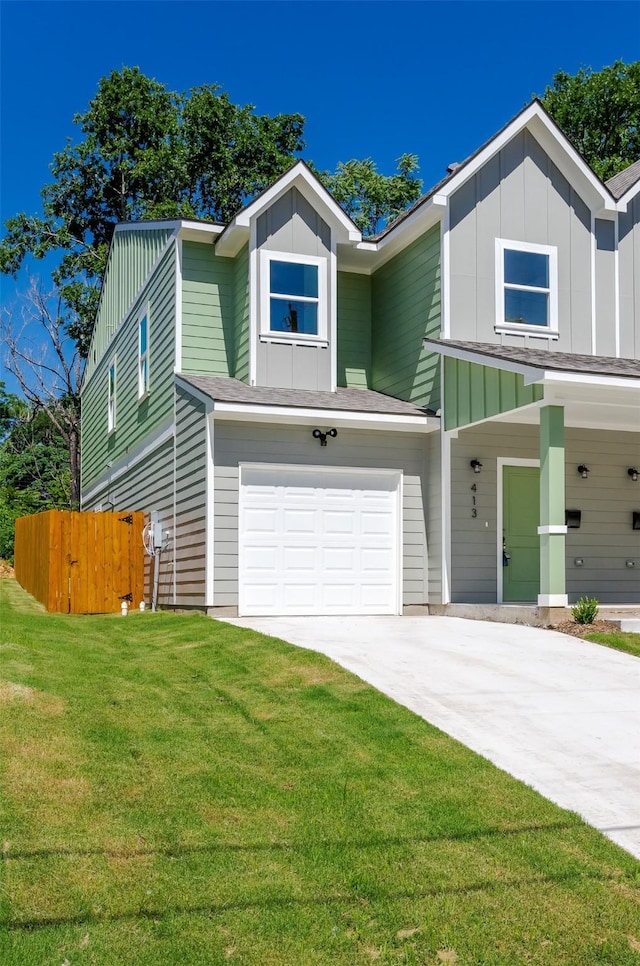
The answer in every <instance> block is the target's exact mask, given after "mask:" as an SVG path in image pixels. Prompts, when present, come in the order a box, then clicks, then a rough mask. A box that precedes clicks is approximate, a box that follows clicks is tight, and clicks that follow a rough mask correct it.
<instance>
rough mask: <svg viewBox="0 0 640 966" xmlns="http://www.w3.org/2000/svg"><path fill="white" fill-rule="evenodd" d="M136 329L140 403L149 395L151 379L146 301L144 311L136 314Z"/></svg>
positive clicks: (149, 329) (149, 330) (149, 327)
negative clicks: (144, 374)
mask: <svg viewBox="0 0 640 966" xmlns="http://www.w3.org/2000/svg"><path fill="white" fill-rule="evenodd" d="M145 318H146V320H147V351H146V352H145V353H144V355H143V354H142V352H141V351H140V349H141V340H140V326H141V324H142V320H143V319H145ZM137 330H138V402H139V403H141V402H144V400H145V399H146V398H147V396H148V395H149V388H150V379H151V361H150V360H151V326H150V324H149V304H148V303H147V305H146V306H145V309H144V311H143V312H140V314H139V315H138V322H137ZM144 359H146V360H147V384H146V386H144V385H143V383H142V362H143V360H144Z"/></svg>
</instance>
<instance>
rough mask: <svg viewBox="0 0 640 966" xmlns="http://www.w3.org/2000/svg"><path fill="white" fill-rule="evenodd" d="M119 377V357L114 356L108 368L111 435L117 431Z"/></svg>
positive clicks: (108, 405)
mask: <svg viewBox="0 0 640 966" xmlns="http://www.w3.org/2000/svg"><path fill="white" fill-rule="evenodd" d="M112 369H113V395H112V394H111V370H112ZM117 379H118V357H117V356H114V357H113V358H112V359H111V362H110V363H109V368H108V369H107V432H108V434H109V436H111V434H112V433H115V431H116V426H117V420H118V411H117V402H116V396H117V392H118V389H117Z"/></svg>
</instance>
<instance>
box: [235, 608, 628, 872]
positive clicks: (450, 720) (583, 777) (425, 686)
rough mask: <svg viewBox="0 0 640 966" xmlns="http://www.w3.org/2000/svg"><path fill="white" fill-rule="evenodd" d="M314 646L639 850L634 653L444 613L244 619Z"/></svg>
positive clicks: (240, 623)
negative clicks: (439, 614) (439, 615)
mask: <svg viewBox="0 0 640 966" xmlns="http://www.w3.org/2000/svg"><path fill="white" fill-rule="evenodd" d="M229 623H232V624H236V625H238V626H240V627H249V628H252V629H253V630H256V631H260V632H261V633H263V634H270V635H271V636H273V637H279V638H282V639H283V640H286V641H291V642H292V643H293V644H297V645H299V646H300V647H306V648H310V649H311V650H314V651H320V652H321V653H323V654H327V655H328V656H329V657H331V658H333V660H334V661H337V662H338V664H341V665H342V666H343V667H345V668H348V670H350V671H353V672H354V673H355V674H357V675H358V676H359V677H360V678H362V679H363V680H365V681H367V682H369V683H370V684H372V685H373V686H374V687H376V688H378V690H380V691H382V692H383V693H384V694H386V695H388V696H389V697H390V698H393V699H394V700H395V701H398V702H399V703H400V704H403V705H405V706H406V707H407V708H411V710H412V711H415V712H416V714H419V715H420V716H421V717H423V718H425V719H426V720H427V721H430V722H431V723H432V724H434V725H436V726H437V727H438V728H440V729H442V731H445V732H446V733H447V734H449V735H452V736H453V737H454V738H457V739H458V740H459V741H461V742H463V743H464V744H465V745H467V746H468V747H469V748H472V749H473V750H474V751H477V752H479V753H480V754H481V755H484V756H485V757H486V758H488V759H490V761H492V762H494V764H496V765H498V766H499V767H500V768H503V769H504V770H505V771H507V772H509V773H510V774H512V775H515V777H516V778H519V779H521V780H522V781H524V782H526V783H527V784H528V785H531V786H532V787H533V788H535V789H537V791H539V792H541V793H542V794H543V795H545V796H546V797H547V798H550V799H551V800H552V801H554V802H556V803H557V804H558V805H561V806H562V807H563V808H568V809H571V810H572V811H575V812H578V813H579V814H580V815H582V817H583V818H584V819H585V820H586V821H587V822H589V823H590V824H591V825H594V826H595V827H596V828H597V829H600V831H601V832H604V833H605V835H608V836H609V838H611V839H613V840H614V841H615V842H617V843H618V844H619V845H621V846H623V848H625V849H627V850H628V851H629V852H631V853H632V854H633V855H636V856H637V857H638V858H640V660H638V658H635V657H631V656H629V655H628V654H621V653H618V652H617V651H613V650H610V649H609V648H605V647H600V646H598V645H596V644H589V643H587V642H586V641H582V640H580V639H578V638H572V637H568V636H567V635H565V634H559V633H557V632H556V631H546V630H541V629H540V628H535V627H522V626H519V625H513V624H494V623H489V622H487V621H471V620H462V619H460V618H453V617H320V618H317V617H313V618H310V617H309V618H306V617H291V618H272V617H269V618H267V617H265V618H246V619H236V620H231V621H229Z"/></svg>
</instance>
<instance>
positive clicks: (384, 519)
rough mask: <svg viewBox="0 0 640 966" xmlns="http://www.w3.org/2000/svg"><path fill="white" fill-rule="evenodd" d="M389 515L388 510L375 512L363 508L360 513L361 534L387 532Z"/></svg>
mask: <svg viewBox="0 0 640 966" xmlns="http://www.w3.org/2000/svg"><path fill="white" fill-rule="evenodd" d="M391 516H392V515H391V513H390V512H389V511H388V510H387V511H385V512H377V513H376V512H371V510H363V511H362V512H361V513H360V530H361V532H362V534H363V535H366V534H376V535H378V534H388V533H389V524H390V520H391Z"/></svg>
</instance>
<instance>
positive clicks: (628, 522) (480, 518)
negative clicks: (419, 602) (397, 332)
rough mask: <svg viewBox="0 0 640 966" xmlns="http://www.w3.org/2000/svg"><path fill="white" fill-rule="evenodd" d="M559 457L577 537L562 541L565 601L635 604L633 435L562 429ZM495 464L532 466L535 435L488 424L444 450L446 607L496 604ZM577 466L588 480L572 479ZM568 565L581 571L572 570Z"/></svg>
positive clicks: (639, 556)
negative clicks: (447, 464)
mask: <svg viewBox="0 0 640 966" xmlns="http://www.w3.org/2000/svg"><path fill="white" fill-rule="evenodd" d="M565 456H566V507H567V509H576V510H581V511H582V522H581V526H580V529H570V530H569V531H568V533H567V537H566V578H567V593H568V595H569V601H570V602H572V603H573V602H575V601H576V600H577V599H578V598H579V597H581V596H584V595H587V596H590V597H596V598H597V599H598V600H599V601H600V602H601V603H602V604H618V603H638V602H640V580H639V579H638V573H639V572H640V531H639V530H635V531H634V530H633V529H632V514H633V510H634V509H635V510H637V509H640V507H639V506H638V495H637V494H638V484H637V483H635V484H634V483H633V482H632V481H631V480H630V478H629V476H628V475H627V467H628V466H631V465H634V466H635V465H637V464H638V462H640V433H626V432H625V433H622V432H607V431H604V430H591V429H574V428H571V427H567V428H566V430H565ZM499 457H500V458H503V459H513V458H519V459H529V460H538V459H539V431H538V427H537V426H529V425H523V424H521V423H506V422H501V423H487V424H485V425H482V426H473V427H470V428H469V429H463V430H461V431H460V433H459V435H458V438H457V439H454V440H452V442H451V591H452V598H451V599H452V602H453V603H469V604H480V603H494V602H495V601H496V595H497V529H496V528H497V520H498V516H497V513H498V506H497V484H498V481H497V459H498V458H499ZM475 458H479V459H480V460H481V461H482V472H481V473H480V474H479V475H476V474H474V473H473V472H472V470H471V469H470V467H469V463H470V461H471V460H472V459H475ZM634 460H635V462H634ZM584 462H586V464H587V465H588V467H589V471H590V472H589V478H588V479H587V480H583V479H582V478H581V477H580V475H579V474H578V473H577V471H576V467H577V466H578V465H579V464H580V463H584ZM473 484H475V485H476V490H475V491H473V493H472V491H471V486H472V485H473ZM634 487H635V489H634ZM472 495H473V496H475V499H476V506H475V509H476V511H477V516H476V517H475V518H474V517H473V516H472V512H471V510H472V499H471V498H472ZM575 559H582V560H583V561H584V565H583V566H582V567H578V566H576V565H575V563H574V561H575ZM626 560H635V562H636V566H635V568H629V567H627V566H626Z"/></svg>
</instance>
